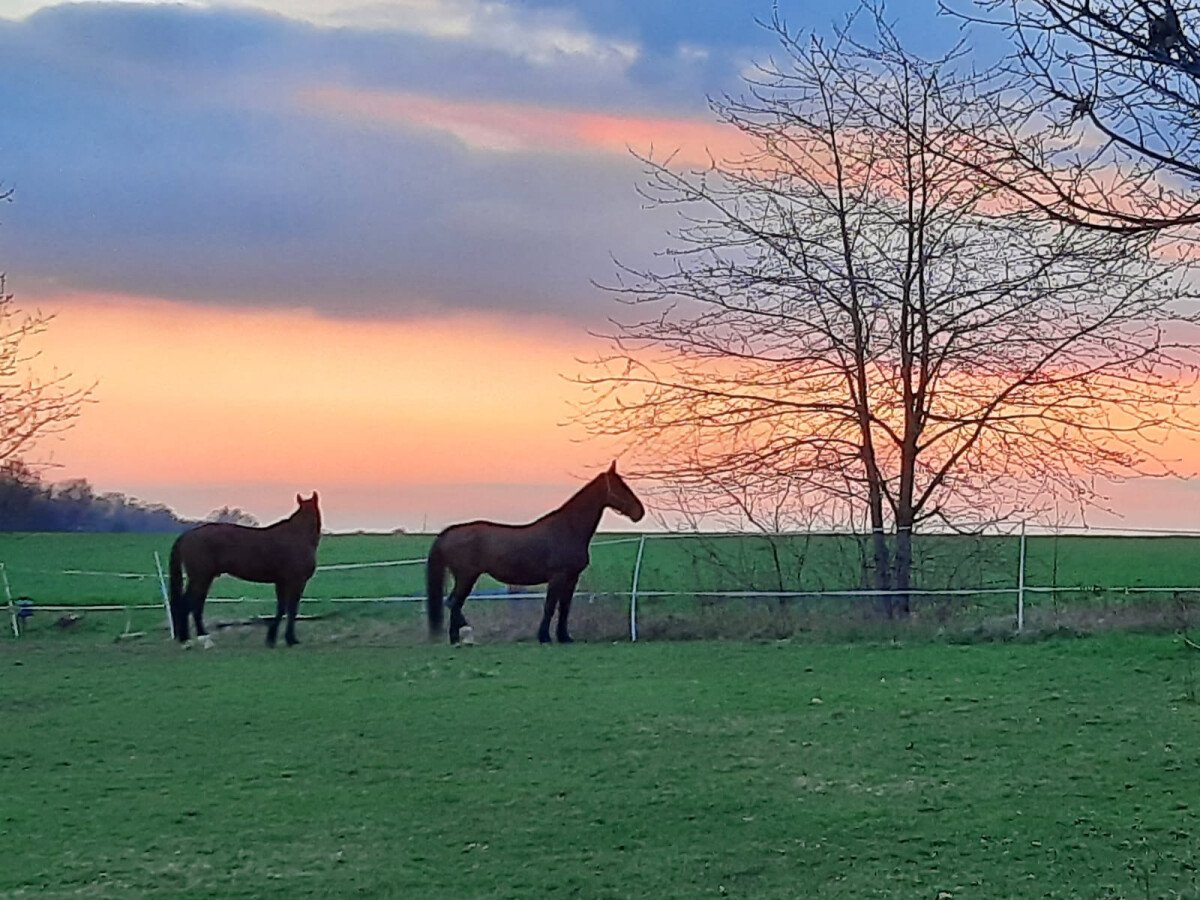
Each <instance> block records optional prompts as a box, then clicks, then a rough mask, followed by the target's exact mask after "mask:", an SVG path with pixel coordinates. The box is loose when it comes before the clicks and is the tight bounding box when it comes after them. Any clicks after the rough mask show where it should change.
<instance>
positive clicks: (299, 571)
mask: <svg viewBox="0 0 1200 900" xmlns="http://www.w3.org/2000/svg"><path fill="white" fill-rule="evenodd" d="M178 543H179V551H180V556H181V558H182V560H183V565H184V567H185V568H186V569H187V570H188V572H189V573H194V574H196V575H199V576H203V575H209V576H216V575H233V576H234V577H236V578H241V579H243V580H245V581H256V582H271V583H273V582H277V581H280V580H284V579H288V580H290V579H295V578H304V579H305V580H307V579H308V578H310V577H312V574H313V572H314V571H315V570H316V565H317V554H316V548H315V547H313V546H311V545H310V544H308V543H306V542H304V541H298V540H296V538H295V535H291V534H286V533H282V532H280V531H278V530H272V529H271V528H253V527H250V526H247V525H234V524H231V523H226V522H208V523H205V524H204V525H198V526H197V527H195V528H193V529H192V530H191V531H187V532H184V534H182V535H181V536H180V537H179V542H178Z"/></svg>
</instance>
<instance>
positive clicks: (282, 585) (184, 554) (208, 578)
mask: <svg viewBox="0 0 1200 900" xmlns="http://www.w3.org/2000/svg"><path fill="white" fill-rule="evenodd" d="M296 503H297V504H298V505H299V509H297V510H296V511H295V512H294V513H292V514H291V515H290V516H288V517H287V518H286V519H282V520H280V521H278V522H276V523H275V524H273V525H268V526H266V527H265V528H249V527H247V526H245V525H230V524H226V523H218V522H209V523H207V524H205V525H198V526H197V527H195V528H193V529H191V530H190V531H185V532H184V533H183V534H181V535H180V536H179V538H178V539H177V540H176V541H175V543H174V545H172V547H171V622H172V623H173V626H174V629H175V639H176V640H178V641H179V642H180V643H181V644H185V645H186V644H187V641H188V613H191V615H192V618H193V619H194V620H195V622H196V637H197V639H198V640H199V641H200V642H201V643H202V644H203V645H204V646H205V647H210V646H212V639H211V638H209V636H208V632H207V631H206V630H205V628H204V601H205V600H206V599H207V598H208V589H209V588H210V587H211V586H212V583H213V579H214V578H216V577H217V576H218V575H232V576H234V577H235V578H241V579H244V580H245V581H257V582H259V583H265V584H274V585H275V618H274V619H272V620H271V622H270V623H269V624H268V625H267V646H268V647H274V646H275V637H276V635H277V634H278V633H279V620H280V619H282V618H283V615H284V613H287V630H286V631H285V632H284V638H285V639H286V640H287V642H288V645H289V646H291V645H294V644H297V643H299V641H297V640H296V613H297V612H299V610H300V595H301V594H302V593H304V586H305V585H306V584H308V579H309V578H311V577H312V574H313V572H314V571H316V568H317V543H318V542H319V541H320V540H321V510H320V508H319V507H318V506H317V493H316V491H313V495H312V497H311V498H309V499H308V500H305V499H303V498H302V497H301V496H300V495H299V494H297V495H296ZM185 572H186V573H187V590H186V591H185V590H184V589H183V576H184V573H185Z"/></svg>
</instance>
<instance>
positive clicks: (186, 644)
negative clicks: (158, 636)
mask: <svg viewBox="0 0 1200 900" xmlns="http://www.w3.org/2000/svg"><path fill="white" fill-rule="evenodd" d="M179 649H180V650H191V649H192V642H191V641H180V642H179Z"/></svg>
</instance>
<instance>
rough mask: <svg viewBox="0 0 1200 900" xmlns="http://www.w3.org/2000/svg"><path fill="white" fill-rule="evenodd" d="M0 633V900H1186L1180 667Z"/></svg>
mask: <svg viewBox="0 0 1200 900" xmlns="http://www.w3.org/2000/svg"><path fill="white" fill-rule="evenodd" d="M344 624H345V623H342V622H340V621H326V622H312V623H306V626H307V627H306V629H305V630H304V631H303V632H302V637H304V638H305V640H306V643H305V644H303V645H301V647H299V648H296V649H293V650H284V649H282V648H280V649H279V650H276V651H267V650H265V649H263V648H262V647H261V646H260V645H259V639H260V637H261V635H260V633H259V632H258V631H256V630H249V629H247V630H244V631H241V630H237V631H230V632H224V633H222V634H221V635H220V636H219V637H218V640H219V641H220V645H219V647H218V649H216V650H214V651H210V652H198V651H192V652H183V651H181V650H178V649H177V648H175V647H173V646H171V645H170V644H169V643H168V642H167V641H166V640H164V639H161V638H153V639H151V638H146V639H143V640H141V641H127V642H117V643H114V642H112V641H111V640H105V641H103V642H99V641H97V640H95V639H94V637H93V636H91V635H88V634H72V633H64V634H62V635H59V636H58V637H57V638H56V639H54V640H45V641H24V642H15V641H10V642H5V643H4V644H3V645H0V722H2V723H3V727H0V771H3V773H4V776H5V778H4V786H3V795H2V796H3V800H2V802H0V847H3V854H4V855H3V863H2V864H0V896H4V897H25V896H29V897H33V896H37V897H65V896H77V895H85V896H89V897H121V898H124V897H130V896H173V897H205V896H235V897H297V896H337V897H346V896H376V897H421V898H426V897H431V898H432V897H447V898H463V897H512V898H526V897H555V896H580V897H597V898H599V897H656V898H662V897H745V898H773V897H780V898H783V897H787V898H791V897H822V898H837V897H846V898H872V897H878V898H883V897H895V898H906V900H907V898H931V900H933V898H936V897H939V896H941V897H943V898H946V897H947V896H949V897H954V898H958V897H970V898H990V897H995V898H1012V897H1035V896H1036V897H1063V898H1066V897H1088V898H1105V897H1107V898H1117V897H1131V898H1142V897H1191V898H1196V897H1200V873H1198V871H1197V867H1200V792H1198V791H1197V784H1198V782H1197V775H1198V773H1200V749H1198V747H1197V743H1196V736H1197V734H1200V705H1198V704H1197V702H1196V690H1197V685H1196V681H1197V677H1198V673H1197V671H1196V670H1197V668H1198V666H1197V657H1200V654H1197V653H1196V652H1195V651H1193V650H1190V649H1188V648H1186V647H1184V646H1183V645H1182V644H1181V643H1180V642H1179V641H1178V640H1177V639H1175V638H1173V637H1171V636H1153V635H1132V634H1109V635H1106V636H1102V637H1091V638H1086V639H1071V640H1066V639H1054V640H1046V641H1041V642H1037V643H1026V642H1008V643H988V644H974V645H967V646H948V645H945V644H937V643H928V642H923V643H919V644H915V645H903V644H895V643H887V644H882V643H862V644H856V645H845V644H821V645H809V644H797V643H792V642H768V643H739V642H663V643H650V644H637V645H629V644H599V643H593V644H581V645H576V646H574V647H569V648H568V647H557V646H555V647H550V648H541V647H537V646H534V645H529V644H512V643H504V644H495V645H481V646H476V647H473V648H461V649H459V650H452V649H450V648H448V647H445V646H442V645H435V646H431V645H428V644H425V643H423V642H420V641H415V640H413V639H412V638H410V637H409V636H407V635H406V634H405V633H403V632H395V631H393V632H387V631H379V632H375V633H371V634H365V635H364V633H362V632H361V631H356V630H354V629H348V628H345V627H344Z"/></svg>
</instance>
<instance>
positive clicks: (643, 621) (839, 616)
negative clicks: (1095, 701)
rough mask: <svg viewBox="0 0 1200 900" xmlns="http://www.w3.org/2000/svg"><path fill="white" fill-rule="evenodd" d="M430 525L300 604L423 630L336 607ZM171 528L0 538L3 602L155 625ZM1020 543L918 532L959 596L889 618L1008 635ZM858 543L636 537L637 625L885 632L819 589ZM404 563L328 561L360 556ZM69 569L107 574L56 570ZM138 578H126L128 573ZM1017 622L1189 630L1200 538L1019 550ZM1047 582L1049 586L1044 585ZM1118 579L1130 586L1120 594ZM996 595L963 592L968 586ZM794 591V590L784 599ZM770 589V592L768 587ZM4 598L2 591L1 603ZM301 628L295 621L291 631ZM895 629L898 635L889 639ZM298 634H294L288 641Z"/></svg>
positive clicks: (370, 608)
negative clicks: (1020, 609) (158, 561)
mask: <svg viewBox="0 0 1200 900" xmlns="http://www.w3.org/2000/svg"><path fill="white" fill-rule="evenodd" d="M431 539H432V536H431V535H420V534H415V535H410V534H396V535H388V534H334V535H326V536H325V537H324V538H323V539H322V541H321V545H320V548H319V552H318V561H319V563H320V565H321V566H322V567H332V568H322V569H320V570H318V572H317V574H316V576H315V577H314V578H313V579H312V581H310V582H309V584H308V587H307V589H306V591H305V595H304V596H305V600H304V603H303V605H302V607H301V613H302V614H308V615H320V616H324V617H326V618H330V619H339V620H344V621H346V622H349V621H352V620H357V621H358V622H359V624H360V626H361V627H362V628H366V629H369V628H372V627H376V626H379V627H385V628H387V627H391V626H393V625H394V626H398V627H400V628H402V629H407V630H408V631H411V632H412V633H413V634H420V632H421V630H422V626H421V624H420V622H419V618H420V616H421V612H420V610H419V608H418V606H419V604H417V603H413V602H389V600H387V599H383V600H380V601H378V602H372V603H362V602H340V601H346V600H356V599H361V598H391V600H392V601H394V600H395V599H397V598H409V599H410V600H411V599H413V598H415V597H418V596H420V595H421V594H422V593H423V591H424V581H423V579H424V567H423V566H422V565H421V564H420V561H422V560H423V559H424V556H425V554H426V552H427V550H428V547H429V544H430V541H431ZM172 540H173V537H172V536H169V535H121V534H2V533H0V563H3V564H4V566H5V573H6V575H7V578H8V580H9V584H10V588H11V590H12V593H13V595H14V596H28V597H32V598H33V600H34V601H35V602H36V603H40V604H61V605H67V606H80V605H89V604H116V605H145V606H149V607H150V609H149V610H147V611H143V612H131V613H129V614H128V615H123V614H122V611H121V610H117V611H115V612H109V613H95V614H92V613H88V614H86V615H85V617H84V619H83V620H82V621H77V622H76V623H75V625H74V626H73V627H74V628H75V629H77V630H89V629H90V630H94V631H96V632H97V633H99V632H101V631H103V632H104V633H107V634H109V635H110V636H112V635H115V634H116V633H118V632H121V631H123V630H134V631H139V630H150V629H154V630H157V629H160V628H163V627H165V616H164V615H163V614H161V613H160V612H159V611H158V609H157V608H156V605H157V604H160V603H161V593H160V588H159V584H158V579H157V576H156V574H155V562H154V554H155V552H156V551H157V552H158V554H159V555H160V557H161V558H162V559H163V561H164V565H165V560H166V557H167V554H168V551H169V549H170V546H171V542H172ZM1018 549H1019V543H1018V540H1017V539H1016V538H1014V537H996V536H989V537H970V536H945V535H932V536H921V537H920V538H919V539H918V540H917V541H916V542H915V550H916V560H917V563H916V567H915V570H914V583H915V586H916V587H919V588H925V589H931V590H946V589H950V590H959V591H964V593H960V594H956V595H953V596H934V597H916V598H915V600H914V609H915V610H916V613H917V615H916V617H915V619H916V621H915V622H913V623H908V624H907V625H906V626H904V627H903V628H901V629H900V630H901V631H904V630H905V629H907V631H912V630H913V629H914V628H915V629H916V630H918V631H922V632H925V633H928V632H937V631H942V632H945V631H956V630H957V631H964V630H979V629H985V630H988V631H995V632H999V631H1004V630H1011V628H1012V626H1013V624H1014V622H1015V610H1016V596H1015V592H1014V591H1013V590H1012V589H1013V588H1015V586H1016V584H1017V579H1018ZM637 553H638V543H637V538H636V536H635V535H629V534H598V535H597V536H596V538H595V540H594V541H593V542H592V553H591V555H592V563H591V566H590V567H589V568H588V569H587V570H585V572H584V574H583V577H582V578H581V580H580V585H579V590H578V592H577V593H578V599H577V602H576V604H575V609H574V613H573V617H574V618H575V619H577V621H578V627H579V629H580V631H579V634H578V635H577V636H578V637H580V638H582V639H591V640H616V639H620V638H622V637H628V634H629V609H628V607H629V598H628V593H629V591H630V590H631V587H632V584H633V575H634V569H635V563H636V560H637ZM863 553H864V548H863V546H862V545H861V543H860V542H859V541H858V540H857V539H855V538H854V537H852V536H847V535H794V536H786V537H782V538H773V539H768V538H764V537H761V536H758V537H756V536H750V535H687V536H661V535H659V536H653V537H651V538H649V539H648V540H647V541H646V544H645V552H644V556H643V559H642V565H641V568H640V571H639V572H638V589H639V601H638V620H639V634H640V636H641V637H642V638H645V639H658V638H714V637H735V638H783V637H792V638H797V639H798V638H803V637H805V636H813V637H817V638H820V639H827V638H834V639H850V638H856V637H869V638H880V637H892V636H897V635H896V628H895V627H888V628H882V627H881V624H880V623H879V622H878V615H877V603H876V602H875V601H873V600H871V599H869V598H862V597H844V596H843V597H828V596H826V597H820V596H816V595H817V593H819V592H823V591H831V590H839V591H840V590H857V589H863V588H868V587H870V584H869V582H868V580H867V579H866V577H865V576H864V574H863V566H862V558H863ZM396 561H408V562H410V563H413V562H414V561H415V564H408V565H401V566H381V567H370V568H341V567H344V566H349V565H356V564H362V563H381V562H396ZM64 570H73V571H76V572H108V573H123V576H124V577H119V576H115V575H107V576H106V575H90V574H64ZM135 576H136V577H135ZM1026 584H1027V585H1028V586H1029V587H1030V591H1029V592H1027V595H1026V597H1025V605H1026V609H1027V621H1028V622H1029V623H1030V624H1031V625H1032V626H1033V627H1034V628H1037V629H1041V630H1046V629H1051V630H1052V629H1055V628H1060V627H1069V628H1083V629H1085V630H1086V629H1088V628H1090V627H1092V626H1093V625H1094V624H1096V623H1100V624H1102V625H1104V624H1105V623H1107V624H1114V623H1115V624H1139V625H1148V624H1157V625H1161V626H1165V627H1181V626H1187V625H1188V624H1194V623H1195V620H1196V617H1197V614H1196V610H1195V607H1196V601H1195V597H1196V596H1197V595H1196V593H1195V592H1193V591H1189V590H1187V589H1188V588H1196V587H1200V538H1195V537H1095V536H1086V537H1083V536H1070V537H1067V536H1063V537H1055V536H1037V537H1032V536H1031V537H1030V538H1029V539H1028V544H1027V561H1026ZM1049 587H1053V588H1057V590H1055V591H1054V592H1048V591H1046V590H1045V589H1046V588H1049ZM1127 589H1128V590H1127ZM989 590H991V591H997V592H996V593H976V591H989ZM730 591H734V592H745V591H761V592H769V593H770V594H774V596H762V597H756V598H747V597H738V598H733V597H728V596H725V595H723V594H722V592H730ZM480 592H482V593H485V594H490V595H491V598H490V602H489V600H485V599H482V598H477V599H473V600H472V601H470V602H469V603H468V604H467V608H466V612H467V616H468V618H469V619H470V620H471V622H472V624H474V625H475V626H476V633H477V634H479V635H480V636H482V637H484V638H486V639H488V640H508V639H514V638H516V639H528V638H530V637H532V634H533V631H534V630H535V629H536V625H537V620H538V617H539V610H540V606H541V604H540V601H539V600H537V599H526V600H516V599H505V600H504V601H503V602H496V601H497V599H498V598H501V597H505V593H504V587H503V586H502V585H499V584H497V583H495V582H493V581H491V580H490V579H487V578H484V579H483V580H481V582H480V584H479V585H478V589H477V594H478V593H480ZM789 592H793V593H789ZM781 593H782V594H783V595H782V596H780V594H781ZM212 596H213V597H216V598H226V599H229V598H248V601H247V602H245V603H238V604H211V605H210V606H209V608H208V618H209V622H210V625H211V624H215V623H220V622H222V621H224V622H245V621H249V620H250V619H251V618H253V617H254V616H256V615H259V614H262V613H266V612H269V611H270V610H271V608H272V604H271V603H264V602H263V601H266V600H267V599H268V598H271V597H272V596H273V595H272V589H271V587H270V586H269V585H253V584H248V583H246V582H240V581H236V580H233V579H229V578H221V579H218V581H217V583H216V585H215V586H214V589H213V593H212ZM2 600H3V597H2V596H0V602H2ZM59 618H60V617H59V615H58V614H57V613H55V614H49V613H47V614H36V615H34V616H33V617H32V618H31V619H29V620H28V621H27V622H26V623H25V624H26V630H27V632H28V633H30V634H34V633H39V632H40V633H47V632H48V631H53V626H54V623H55V622H57V621H58V620H59ZM304 628H305V625H304V624H302V625H301V635H303V631H304ZM901 636H905V635H901ZM301 639H303V637H302V638H301Z"/></svg>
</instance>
